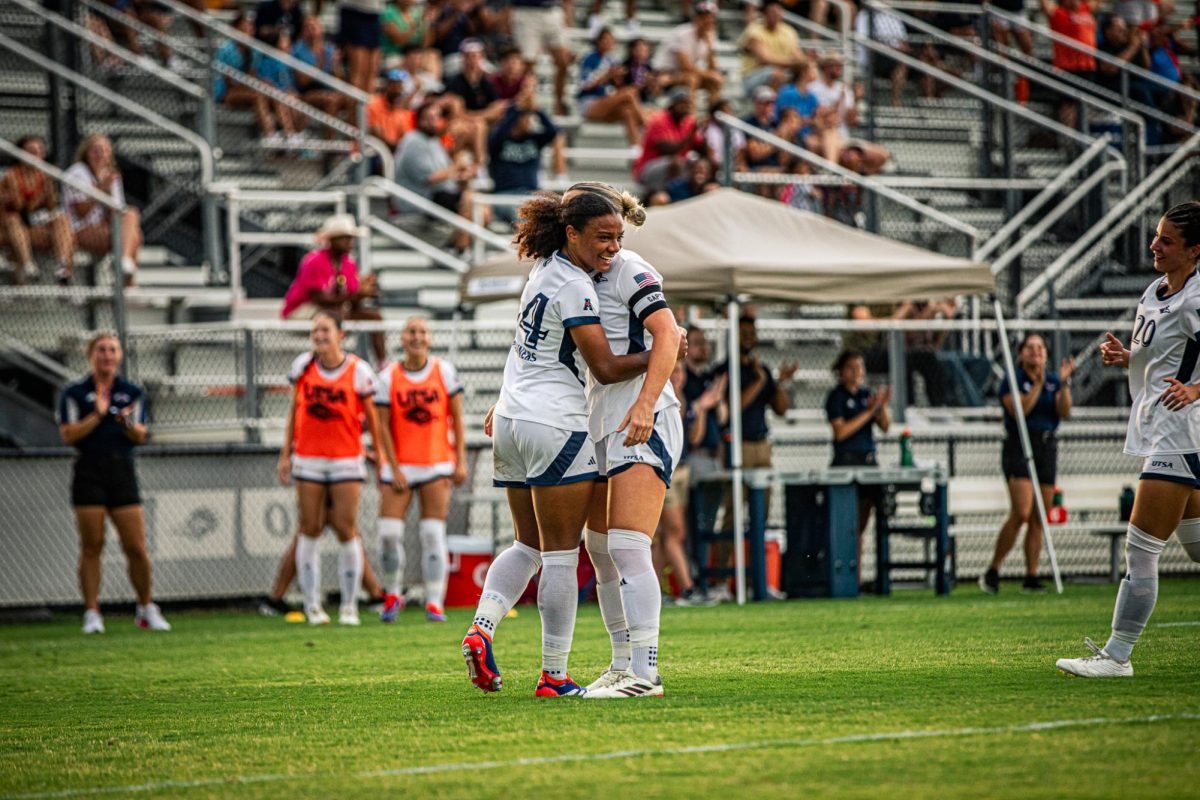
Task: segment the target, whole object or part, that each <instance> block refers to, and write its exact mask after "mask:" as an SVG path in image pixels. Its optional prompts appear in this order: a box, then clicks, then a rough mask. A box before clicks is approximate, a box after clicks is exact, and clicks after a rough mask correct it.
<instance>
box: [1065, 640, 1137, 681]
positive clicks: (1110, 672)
mask: <svg viewBox="0 0 1200 800" xmlns="http://www.w3.org/2000/svg"><path fill="white" fill-rule="evenodd" d="M1083 643H1084V644H1086V645H1087V646H1088V649H1089V650H1091V651H1092V655H1090V656H1088V657H1087V658H1060V659H1059V660H1058V661H1057V662H1055V666H1056V667H1058V668H1059V669H1061V670H1062V671H1063V672H1065V673H1067V674H1068V675H1078V676H1079V677H1080V678H1132V677H1133V665H1132V664H1130V663H1129V662H1128V661H1117V660H1116V659H1115V658H1113V657H1112V656H1110V655H1109V654H1108V653H1106V652H1104V650H1102V649H1101V648H1099V647H1096V644H1095V642H1093V641H1092V640H1091V639H1084V640H1083Z"/></svg>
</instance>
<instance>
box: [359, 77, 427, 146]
mask: <svg viewBox="0 0 1200 800" xmlns="http://www.w3.org/2000/svg"><path fill="white" fill-rule="evenodd" d="M411 83H412V81H411V78H410V77H409V74H408V73H407V72H405V71H404V70H402V69H389V70H388V71H387V76H386V80H385V81H384V82H383V91H381V92H378V93H376V94H375V96H374V97H372V98H371V102H369V103H367V130H368V131H369V132H370V133H371V135H372V136H375V137H377V138H379V139H380V140H381V141H383V143H384V144H386V145H387V146H388V147H390V148H391V149H392V150H393V151H394V150H395V149H396V148H397V147H399V146H400V140H401V139H403V138H404V136H405V134H407V133H408V132H409V131H411V130H412V129H413V128H415V127H416V115H415V114H414V113H413V111H412V108H411V107H410V100H411V94H412V92H413V91H415V89H414V87H412V86H411V85H410V84H411Z"/></svg>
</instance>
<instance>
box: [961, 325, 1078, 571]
mask: <svg viewBox="0 0 1200 800" xmlns="http://www.w3.org/2000/svg"><path fill="white" fill-rule="evenodd" d="M1074 371H1075V361H1074V359H1071V358H1064V359H1063V361H1062V365H1061V366H1060V368H1059V372H1058V374H1057V375H1055V374H1054V373H1053V372H1048V371H1047V370H1046V341H1045V340H1044V339H1042V337H1041V336H1038V335H1037V334H1036V333H1031V334H1029V335H1027V336H1026V337H1025V338H1024V339H1023V340H1021V346H1020V348H1018V350H1017V364H1016V373H1017V385H1018V386H1020V387H1021V408H1022V410H1023V411H1024V412H1025V426H1026V427H1027V428H1028V429H1029V444H1030V447H1031V448H1032V449H1033V464H1034V466H1035V467H1037V474H1038V490H1039V491H1040V492H1041V493H1042V498H1043V499H1044V500H1045V504H1046V508H1049V507H1050V505H1051V504H1052V503H1053V500H1054V484H1055V483H1056V481H1057V477H1058V440H1057V439H1056V438H1055V436H1056V431H1057V430H1058V423H1059V421H1060V420H1064V419H1066V418H1067V417H1069V416H1070V415H1071V373H1073V372H1074ZM1000 402H1001V403H1002V404H1003V405H1004V448H1003V450H1002V451H1001V457H1000V465H1001V468H1002V469H1003V470H1004V478H1005V480H1006V481H1008V497H1009V509H1008V517H1007V518H1006V519H1005V520H1004V524H1003V525H1002V526H1001V528H1000V535H999V536H998V537H997V538H996V551H995V553H994V554H993V555H992V563H991V565H990V566H988V569H987V572H985V573H984V574H983V575H981V576H980V577H979V588H980V589H982V590H983V591H985V592H987V593H988V594H995V593H996V592H998V591H1000V566H1001V565H1002V564H1003V563H1004V558H1005V556H1007V555H1008V551H1010V550H1012V548H1013V545H1014V544H1016V542H1017V536H1018V535H1019V534H1020V533H1021V528H1023V527H1025V526H1026V525H1028V526H1029V527H1028V528H1027V529H1026V531H1025V583H1024V585H1023V586H1022V587H1021V591H1023V592H1044V591H1046V587H1045V586H1044V585H1043V584H1042V582H1041V581H1040V580H1039V579H1038V559H1039V558H1041V555H1042V539H1043V538H1045V531H1044V530H1043V529H1042V524H1043V523H1042V518H1041V516H1040V515H1039V514H1038V513H1037V504H1036V503H1034V498H1033V479H1032V478H1031V477H1030V476H1029V465H1028V464H1026V463H1025V453H1024V452H1023V451H1022V450H1021V438H1020V434H1019V433H1018V432H1017V418H1016V417H1015V416H1013V396H1012V388H1011V387H1010V386H1009V384H1008V378H1005V379H1004V382H1003V383H1001V384H1000Z"/></svg>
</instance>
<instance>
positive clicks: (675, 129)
mask: <svg viewBox="0 0 1200 800" xmlns="http://www.w3.org/2000/svg"><path fill="white" fill-rule="evenodd" d="M702 143H703V139H702V137H700V136H699V135H698V133H697V131H696V118H695V117H694V116H692V101H691V95H690V94H689V92H688V91H687V90H686V89H675V90H672V92H671V95H670V104H669V105H668V106H667V107H666V108H665V109H663V110H662V111H660V112H659V113H657V114H655V115H654V116H652V117H650V119H649V120H648V121H647V122H646V129H645V130H644V131H643V132H642V152H641V155H639V156H638V158H637V161H635V162H634V163H633V177H634V178H635V179H637V180H638V181H641V180H642V171H643V170H644V169H645V168H646V165H647V164H649V163H650V162H652V161H656V160H658V159H665V158H670V159H679V158H682V157H683V156H686V155H687V154H688V152H689V151H691V150H693V149H695V148H696V147H697V146H698V145H699V144H702Z"/></svg>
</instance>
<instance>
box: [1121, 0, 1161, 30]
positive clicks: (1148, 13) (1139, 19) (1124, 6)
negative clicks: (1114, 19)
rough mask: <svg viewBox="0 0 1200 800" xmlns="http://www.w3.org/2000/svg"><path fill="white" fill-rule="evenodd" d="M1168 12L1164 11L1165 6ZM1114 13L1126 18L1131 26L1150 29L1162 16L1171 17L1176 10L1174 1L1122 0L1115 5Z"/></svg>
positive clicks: (1126, 21)
mask: <svg viewBox="0 0 1200 800" xmlns="http://www.w3.org/2000/svg"><path fill="white" fill-rule="evenodd" d="M1164 6H1165V7H1166V13H1163V7H1164ZM1112 10H1113V13H1114V14H1115V15H1116V16H1118V17H1121V18H1122V19H1123V20H1125V23H1126V24H1127V25H1129V27H1131V28H1141V29H1143V30H1149V29H1150V28H1151V27H1153V26H1154V25H1155V23H1157V22H1158V20H1159V18H1160V16H1161V17H1163V18H1166V17H1169V16H1170V12H1171V11H1173V10H1174V3H1169V2H1168V3H1162V4H1160V3H1159V2H1158V0H1120V2H1118V3H1116V4H1115V5H1114V6H1113V9H1112Z"/></svg>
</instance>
